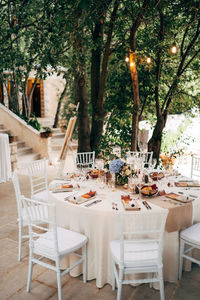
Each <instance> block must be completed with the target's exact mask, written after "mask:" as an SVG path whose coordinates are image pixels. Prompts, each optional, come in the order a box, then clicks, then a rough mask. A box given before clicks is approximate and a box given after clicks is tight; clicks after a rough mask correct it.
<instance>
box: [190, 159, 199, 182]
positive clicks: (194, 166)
mask: <svg viewBox="0 0 200 300" xmlns="http://www.w3.org/2000/svg"><path fill="white" fill-rule="evenodd" d="M193 176H196V177H200V157H199V156H192V163H191V178H192V177H193Z"/></svg>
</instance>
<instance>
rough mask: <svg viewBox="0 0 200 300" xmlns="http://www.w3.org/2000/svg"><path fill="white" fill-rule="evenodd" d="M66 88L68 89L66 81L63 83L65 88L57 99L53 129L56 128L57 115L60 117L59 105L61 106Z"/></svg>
mask: <svg viewBox="0 0 200 300" xmlns="http://www.w3.org/2000/svg"><path fill="white" fill-rule="evenodd" d="M67 87H68V81H66V82H65V87H64V89H63V91H62V93H61V95H60V98H59V99H58V106H57V110H56V115H55V119H54V124H53V128H56V127H57V126H58V119H59V115H60V109H61V104H62V100H63V98H64V96H65V94H66V91H67Z"/></svg>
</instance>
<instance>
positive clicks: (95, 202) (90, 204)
mask: <svg viewBox="0 0 200 300" xmlns="http://www.w3.org/2000/svg"><path fill="white" fill-rule="evenodd" d="M101 201H102V200H95V201H93V202H91V203H88V204H86V205H85V207H90V206H92V205H94V204H97V203H99V202H101Z"/></svg>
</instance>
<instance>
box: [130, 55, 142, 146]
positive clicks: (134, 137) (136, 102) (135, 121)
mask: <svg viewBox="0 0 200 300" xmlns="http://www.w3.org/2000/svg"><path fill="white" fill-rule="evenodd" d="M129 57H130V70H131V78H132V88H133V113H132V132H131V151H137V143H138V127H139V126H138V125H139V109H140V97H139V85H138V75H137V68H136V59H135V54H134V53H133V52H132V51H131V52H130V56H129Z"/></svg>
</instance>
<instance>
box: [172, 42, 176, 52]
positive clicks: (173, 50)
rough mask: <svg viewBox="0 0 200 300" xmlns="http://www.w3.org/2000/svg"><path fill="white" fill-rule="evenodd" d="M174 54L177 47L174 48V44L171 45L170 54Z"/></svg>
mask: <svg viewBox="0 0 200 300" xmlns="http://www.w3.org/2000/svg"><path fill="white" fill-rule="evenodd" d="M176 52H177V46H176V43H173V44H172V46H171V53H172V54H176Z"/></svg>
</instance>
